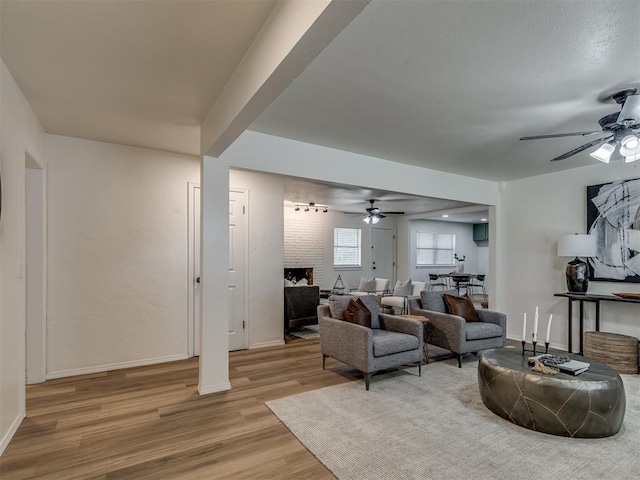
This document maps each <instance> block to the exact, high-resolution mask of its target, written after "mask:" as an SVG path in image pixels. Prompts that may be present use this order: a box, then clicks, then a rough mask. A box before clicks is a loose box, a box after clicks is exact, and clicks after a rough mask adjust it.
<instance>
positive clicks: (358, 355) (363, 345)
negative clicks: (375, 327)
mask: <svg viewBox="0 0 640 480" xmlns="http://www.w3.org/2000/svg"><path fill="white" fill-rule="evenodd" d="M318 324H319V325H320V350H321V351H322V354H323V355H327V356H329V357H332V358H335V359H336V360H340V361H341V362H344V363H346V364H348V365H351V366H352V367H355V368H357V369H358V370H360V371H362V372H367V371H368V368H367V366H368V359H369V358H373V332H372V331H371V329H370V328H367V327H363V326H362V325H358V324H355V323H350V322H346V321H344V320H337V319H335V318H330V317H327V316H322V317H319V318H318Z"/></svg>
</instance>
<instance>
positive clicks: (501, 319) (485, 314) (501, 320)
mask: <svg viewBox="0 0 640 480" xmlns="http://www.w3.org/2000/svg"><path fill="white" fill-rule="evenodd" d="M478 318H480V320H482V321H483V322H487V323H495V324H496V325H500V326H501V327H502V330H503V331H504V332H505V334H506V331H507V316H506V315H505V314H504V313H502V312H496V311H493V310H484V309H480V310H478Z"/></svg>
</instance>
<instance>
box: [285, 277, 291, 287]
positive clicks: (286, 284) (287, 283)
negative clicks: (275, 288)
mask: <svg viewBox="0 0 640 480" xmlns="http://www.w3.org/2000/svg"><path fill="white" fill-rule="evenodd" d="M284 286H285V287H293V282H292V281H291V280H289V279H288V278H285V279H284Z"/></svg>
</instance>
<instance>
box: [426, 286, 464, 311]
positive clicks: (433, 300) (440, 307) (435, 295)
mask: <svg viewBox="0 0 640 480" xmlns="http://www.w3.org/2000/svg"><path fill="white" fill-rule="evenodd" d="M457 293H458V291H457V290H443V291H438V292H436V291H429V290H423V291H422V292H420V302H421V304H422V308H423V309H424V310H431V311H432V312H440V313H447V306H446V305H445V303H444V298H443V295H444V294H447V295H456V294H457Z"/></svg>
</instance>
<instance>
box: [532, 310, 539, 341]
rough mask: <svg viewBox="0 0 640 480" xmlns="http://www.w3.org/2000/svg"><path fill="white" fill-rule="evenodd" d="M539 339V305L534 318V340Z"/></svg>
mask: <svg viewBox="0 0 640 480" xmlns="http://www.w3.org/2000/svg"><path fill="white" fill-rule="evenodd" d="M537 340H538V307H536V316H535V317H534V318H533V341H534V342H536V341H537Z"/></svg>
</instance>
